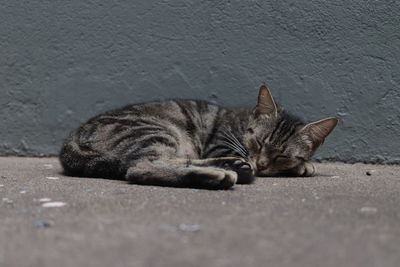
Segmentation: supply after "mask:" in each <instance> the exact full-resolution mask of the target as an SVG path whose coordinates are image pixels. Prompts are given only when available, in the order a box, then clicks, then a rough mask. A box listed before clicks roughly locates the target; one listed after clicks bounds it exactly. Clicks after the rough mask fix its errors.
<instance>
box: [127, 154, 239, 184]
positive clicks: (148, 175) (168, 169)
mask: <svg viewBox="0 0 400 267" xmlns="http://www.w3.org/2000/svg"><path fill="white" fill-rule="evenodd" d="M237 177H238V175H237V173H236V172H234V171H230V170H226V169H223V168H217V167H211V166H194V165H190V164H187V162H185V161H183V160H182V161H180V162H179V161H175V162H173V160H165V161H164V160H154V161H151V160H147V159H144V160H140V161H138V162H136V164H135V165H134V166H132V167H130V168H129V169H128V171H127V173H126V179H127V180H128V181H129V182H131V183H135V184H146V185H160V186H174V187H193V188H206V189H228V188H230V187H232V186H233V185H234V184H235V183H236V181H237Z"/></svg>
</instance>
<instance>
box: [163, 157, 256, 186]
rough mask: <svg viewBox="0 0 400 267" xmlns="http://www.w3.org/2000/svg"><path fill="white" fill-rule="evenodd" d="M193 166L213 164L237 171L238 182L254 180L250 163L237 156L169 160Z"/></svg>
mask: <svg viewBox="0 0 400 267" xmlns="http://www.w3.org/2000/svg"><path fill="white" fill-rule="evenodd" d="M170 162H171V163H172V162H175V163H180V164H187V165H193V166H204V167H206V166H214V167H218V168H223V169H226V170H232V171H234V172H236V173H237V176H238V179H237V183H238V184H251V183H253V182H254V180H255V172H254V169H253V168H252V166H251V165H250V163H248V162H247V161H246V160H244V159H243V158H239V157H220V158H206V159H193V160H191V159H174V160H171V161H170Z"/></svg>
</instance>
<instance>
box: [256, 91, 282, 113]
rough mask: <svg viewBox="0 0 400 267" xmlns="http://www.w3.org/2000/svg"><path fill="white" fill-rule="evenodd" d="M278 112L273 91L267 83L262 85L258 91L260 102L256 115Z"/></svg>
mask: <svg viewBox="0 0 400 267" xmlns="http://www.w3.org/2000/svg"><path fill="white" fill-rule="evenodd" d="M277 114H278V109H277V107H276V104H275V101H274V99H273V98H272V94H271V92H270V91H269V89H268V88H267V86H266V85H265V84H263V85H261V87H260V90H259V92H258V102H257V106H256V109H255V115H256V116H260V115H267V116H276V115H277Z"/></svg>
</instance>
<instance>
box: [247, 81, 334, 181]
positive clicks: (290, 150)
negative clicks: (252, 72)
mask: <svg viewBox="0 0 400 267" xmlns="http://www.w3.org/2000/svg"><path fill="white" fill-rule="evenodd" d="M337 122H338V120H337V119H336V118H327V119H323V120H320V121H316V122H311V123H308V124H307V123H304V122H303V121H302V120H300V119H299V118H297V117H295V116H293V115H291V114H289V113H287V112H286V111H284V110H283V109H281V108H278V107H277V105H276V104H275V101H274V99H273V98H272V95H271V92H270V91H269V90H268V88H267V87H266V86H265V85H263V86H261V88H260V91H259V94H258V102H257V106H256V107H255V109H254V111H253V113H252V115H251V118H250V121H249V125H248V127H247V130H246V132H245V134H244V137H243V144H244V145H245V147H246V149H247V152H248V158H249V161H250V163H251V164H252V165H253V167H254V168H255V169H256V174H257V175H258V176H272V175H278V174H284V173H285V172H286V171H289V170H290V169H293V168H295V167H296V166H298V165H299V164H301V163H302V162H304V161H308V160H309V159H310V158H311V156H312V155H313V154H314V153H315V151H316V150H317V148H318V147H319V146H320V145H322V143H323V142H324V140H325V138H326V137H327V136H328V135H329V134H330V133H331V132H332V130H333V129H334V128H335V126H336V124H337Z"/></svg>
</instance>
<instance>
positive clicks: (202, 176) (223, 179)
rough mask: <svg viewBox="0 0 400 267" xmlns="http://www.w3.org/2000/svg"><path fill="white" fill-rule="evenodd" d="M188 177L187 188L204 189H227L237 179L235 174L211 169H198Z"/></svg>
mask: <svg viewBox="0 0 400 267" xmlns="http://www.w3.org/2000/svg"><path fill="white" fill-rule="evenodd" d="M188 176H189V179H190V180H189V186H194V187H199V188H206V189H228V188H231V187H232V186H233V185H234V184H235V183H236V182H237V179H238V175H237V173H236V172H233V171H229V170H224V169H219V168H212V167H205V168H198V169H196V170H193V171H192V172H191V173H190V174H189V175H188Z"/></svg>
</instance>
